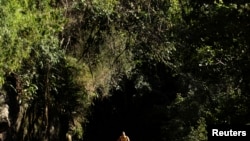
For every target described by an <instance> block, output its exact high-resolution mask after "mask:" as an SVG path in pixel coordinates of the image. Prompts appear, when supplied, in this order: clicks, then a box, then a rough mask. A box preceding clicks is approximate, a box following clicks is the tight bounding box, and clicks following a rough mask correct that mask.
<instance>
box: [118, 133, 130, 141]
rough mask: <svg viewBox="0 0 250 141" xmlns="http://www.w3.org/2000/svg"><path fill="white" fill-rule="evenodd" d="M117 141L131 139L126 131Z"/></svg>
mask: <svg viewBox="0 0 250 141" xmlns="http://www.w3.org/2000/svg"><path fill="white" fill-rule="evenodd" d="M117 141H130V139H129V137H128V136H127V135H126V133H125V132H124V131H122V134H121V136H120V137H119V138H118V140H117Z"/></svg>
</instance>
